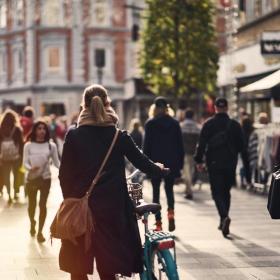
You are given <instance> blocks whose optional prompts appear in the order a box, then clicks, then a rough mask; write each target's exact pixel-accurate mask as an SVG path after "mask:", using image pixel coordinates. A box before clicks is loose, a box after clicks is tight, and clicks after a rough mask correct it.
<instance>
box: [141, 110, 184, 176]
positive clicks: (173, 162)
mask: <svg viewBox="0 0 280 280" xmlns="http://www.w3.org/2000/svg"><path fill="white" fill-rule="evenodd" d="M144 153H145V154H146V155H147V156H148V157H149V158H150V159H151V160H153V161H154V162H160V163H163V164H164V165H165V166H166V167H168V168H170V170H171V174H170V176H174V177H180V170H181V169H183V166H184V146H183V137H182V132H181V128H180V125H179V122H178V121H176V120H175V119H173V118H172V117H170V116H169V115H160V116H157V117H155V118H153V119H150V120H148V121H147V123H146V125H145V138H144Z"/></svg>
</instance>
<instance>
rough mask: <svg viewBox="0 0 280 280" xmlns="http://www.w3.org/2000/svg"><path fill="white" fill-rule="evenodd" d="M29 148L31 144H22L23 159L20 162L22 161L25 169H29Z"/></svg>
mask: <svg viewBox="0 0 280 280" xmlns="http://www.w3.org/2000/svg"><path fill="white" fill-rule="evenodd" d="M30 148H31V144H30V143H26V144H25V145H24V148H23V160H22V163H23V166H24V168H25V169H26V170H27V171H29V170H30V169H31V164H30V158H29V155H30Z"/></svg>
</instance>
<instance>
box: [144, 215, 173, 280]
mask: <svg viewBox="0 0 280 280" xmlns="http://www.w3.org/2000/svg"><path fill="white" fill-rule="evenodd" d="M148 217H149V213H145V214H144V216H143V218H142V222H143V224H144V229H145V243H144V246H143V258H144V272H143V273H142V274H141V275H140V278H141V280H154V278H153V267H152V265H153V264H152V261H153V260H152V258H153V255H152V253H153V251H154V250H155V249H156V251H157V252H159V253H157V256H156V257H157V258H158V261H159V263H160V264H161V265H162V266H163V268H164V262H163V259H162V254H160V252H163V251H164V250H170V249H173V250H174V262H175V267H176V268H177V264H176V246H175V240H174V239H175V237H174V236H173V235H171V234H170V233H169V232H162V231H160V232H156V231H153V230H149V227H148Z"/></svg>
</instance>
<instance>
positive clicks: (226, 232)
mask: <svg viewBox="0 0 280 280" xmlns="http://www.w3.org/2000/svg"><path fill="white" fill-rule="evenodd" d="M230 222H231V220H230V218H229V217H226V218H225V219H224V220H223V225H222V233H223V236H224V237H227V236H228V235H229V225H230Z"/></svg>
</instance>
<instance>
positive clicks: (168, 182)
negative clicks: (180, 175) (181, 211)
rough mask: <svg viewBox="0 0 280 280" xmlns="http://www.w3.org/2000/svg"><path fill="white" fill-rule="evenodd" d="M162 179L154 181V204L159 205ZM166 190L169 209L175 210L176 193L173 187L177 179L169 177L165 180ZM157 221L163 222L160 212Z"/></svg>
mask: <svg viewBox="0 0 280 280" xmlns="http://www.w3.org/2000/svg"><path fill="white" fill-rule="evenodd" d="M161 180H162V179H161V178H153V179H152V186H153V202H154V203H159V204H160V201H159V198H160V183H161ZM163 180H164V189H165V194H166V198H167V205H168V209H174V192H173V186H174V181H175V178H174V177H173V176H167V177H165V178H164V179H163ZM156 220H161V213H160V212H158V213H157V214H156Z"/></svg>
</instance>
